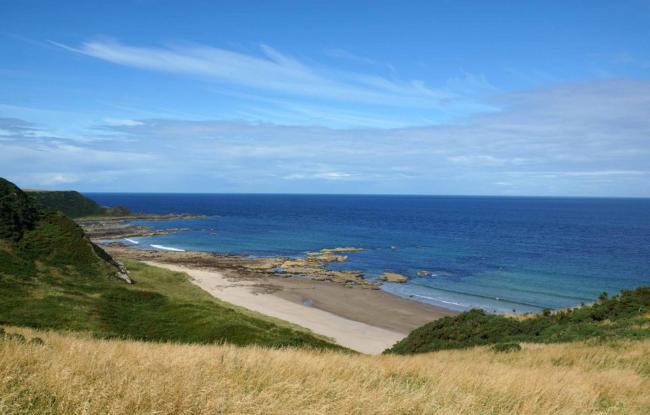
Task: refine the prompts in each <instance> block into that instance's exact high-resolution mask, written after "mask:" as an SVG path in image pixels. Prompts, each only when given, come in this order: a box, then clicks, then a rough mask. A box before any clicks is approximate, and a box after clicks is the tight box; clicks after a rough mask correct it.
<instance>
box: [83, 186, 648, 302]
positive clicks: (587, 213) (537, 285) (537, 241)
mask: <svg viewBox="0 0 650 415" xmlns="http://www.w3.org/2000/svg"><path fill="white" fill-rule="evenodd" d="M88 196H89V197H91V198H93V199H94V200H96V201H97V202H99V203H100V204H102V205H106V206H115V205H124V206H127V207H128V208H130V209H131V210H132V211H134V212H147V213H197V214H205V215H207V217H205V218H198V219H187V220H173V221H165V222H155V221H136V223H139V224H145V225H149V226H151V227H153V228H168V227H182V228H188V229H189V230H187V231H183V232H179V233H174V234H170V235H160V236H152V237H142V238H130V239H131V241H127V242H126V243H132V244H134V245H135V246H137V247H140V248H144V249H153V248H152V247H151V245H157V246H160V247H166V248H172V249H183V250H198V251H208V252H219V253H232V254H241V255H251V256H274V255H283V256H292V257H299V256H302V255H304V254H305V252H307V251H314V250H319V249H321V248H332V247H347V246H353V247H360V248H365V249H366V250H364V251H361V252H355V253H350V254H349V260H348V261H347V262H343V263H336V264H332V265H331V267H332V268H333V269H354V270H360V271H362V272H363V273H364V275H365V276H366V278H370V279H372V278H376V277H377V276H378V275H379V274H381V273H382V272H384V271H393V272H398V273H402V274H405V275H408V276H409V277H411V279H410V281H409V282H408V283H406V284H390V283H386V284H384V285H383V287H382V288H383V289H384V290H386V291H389V292H391V293H394V294H397V295H400V296H404V297H407V298H411V299H413V300H417V301H422V302H426V303H431V304H434V305H438V306H443V307H446V308H450V309H454V310H467V309H470V308H473V307H479V308H483V309H485V310H487V311H490V312H512V311H513V310H515V311H516V312H527V311H539V310H541V309H543V308H547V307H548V308H561V307H567V306H575V305H578V304H580V303H588V302H591V301H593V300H594V299H596V298H597V297H598V295H599V294H600V293H601V292H603V291H607V292H609V293H616V292H618V291H620V290H621V289H632V288H636V287H638V286H642V285H650V199H591V198H539V197H452V196H348V195H266V194H254V195H253V194H117V193H91V194H88ZM418 271H426V273H427V275H426V276H418Z"/></svg>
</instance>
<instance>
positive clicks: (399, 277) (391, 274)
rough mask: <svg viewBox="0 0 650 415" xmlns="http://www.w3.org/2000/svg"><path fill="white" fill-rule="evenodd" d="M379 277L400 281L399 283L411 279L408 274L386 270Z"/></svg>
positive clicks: (384, 279) (389, 280) (390, 280)
mask: <svg viewBox="0 0 650 415" xmlns="http://www.w3.org/2000/svg"><path fill="white" fill-rule="evenodd" d="M379 279H380V280H382V281H388V282H399V283H404V282H406V281H408V280H409V278H408V277H407V276H406V275H402V274H397V273H395V272H384V273H383V274H381V275H380V276H379Z"/></svg>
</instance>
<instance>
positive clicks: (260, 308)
mask: <svg viewBox="0 0 650 415" xmlns="http://www.w3.org/2000/svg"><path fill="white" fill-rule="evenodd" d="M145 262H146V263H148V264H150V265H153V266H157V267H161V268H166V269H169V270H173V271H177V272H185V273H187V274H188V275H189V276H190V277H191V278H192V281H193V283H194V284H196V285H198V286H199V287H201V288H203V289H204V290H205V291H207V292H209V293H210V294H212V295H213V296H215V297H216V298H219V299H220V300H223V301H226V302H229V303H231V304H235V305H238V306H240V307H244V308H247V309H250V310H253V311H257V312H259V313H262V314H265V315H268V316H271V317H274V318H278V319H281V320H285V321H288V322H291V323H294V324H297V325H299V326H302V327H305V328H307V329H309V330H311V331H313V332H314V333H318V334H320V335H323V336H326V337H329V338H331V339H333V340H334V341H335V342H336V343H338V344H340V345H341V346H344V347H347V348H350V349H352V350H356V351H359V352H361V353H367V354H379V353H381V352H382V351H384V350H385V349H387V348H388V347H390V346H392V345H393V344H394V343H395V342H397V341H398V340H400V339H402V338H403V337H405V336H406V335H407V334H408V332H409V331H410V330H412V329H413V328H415V327H418V326H419V325H421V324H424V323H426V322H428V321H431V320H433V319H435V318H438V317H441V316H443V315H451V314H453V312H451V311H447V310H444V309H441V308H437V307H433V306H429V305H426V304H421V303H416V302H413V301H409V300H405V299H402V298H399V297H397V296H394V295H392V294H388V293H385V292H382V291H377V290H368V289H350V288H345V287H343V286H341V285H340V284H333V283H327V282H323V281H310V280H300V279H293V278H266V279H263V280H259V279H258V280H251V279H238V278H236V277H233V276H232V275H231V274H229V275H226V274H225V273H223V272H220V271H216V270H205V269H198V268H190V267H185V266H180V265H173V264H167V263H162V262H154V261H145Z"/></svg>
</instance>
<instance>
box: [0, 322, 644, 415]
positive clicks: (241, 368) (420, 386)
mask: <svg viewBox="0 0 650 415" xmlns="http://www.w3.org/2000/svg"><path fill="white" fill-rule="evenodd" d="M6 331H7V332H8V333H18V334H22V335H23V336H24V338H25V343H21V342H20V341H14V340H6V341H0V412H2V413H3V414H7V415H14V414H24V413H40V414H75V413H102V414H138V413H156V414H181V413H183V414H189V413H191V414H215V413H237V414H288V413H308V414H460V415H463V414H544V415H548V414H587V413H594V414H639V415H640V414H647V413H649V412H650V395H649V394H648V393H647V392H648V390H650V340H642V341H628V340H613V341H605V342H587V343H585V342H578V343H564V344H545V345H542V344H528V343H523V344H522V345H521V348H522V349H521V350H520V351H517V352H511V353H497V352H494V351H492V350H491V349H490V348H489V347H485V346H484V347H476V348H472V349H465V350H447V351H440V352H437V353H428V354H421V355H414V356H396V355H380V356H362V355H352V354H346V353H341V352H337V351H312V350H305V349H298V348H283V349H278V350H274V349H268V348H261V347H236V346H232V345H180V344H173V343H150V342H137V341H124V340H102V339H94V338H90V337H89V336H87V335H83V334H71V333H68V334H61V333H56V332H50V331H42V330H32V329H25V328H15V327H6ZM35 337H38V338H41V339H42V341H43V343H44V344H40V345H39V344H29V342H30V341H31V339H33V338H35Z"/></svg>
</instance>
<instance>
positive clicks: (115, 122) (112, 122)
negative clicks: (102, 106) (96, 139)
mask: <svg viewBox="0 0 650 415" xmlns="http://www.w3.org/2000/svg"><path fill="white" fill-rule="evenodd" d="M104 122H105V123H106V124H107V125H109V126H112V127H120V126H123V127H135V126H138V125H143V123H142V121H137V120H129V119H117V118H104Z"/></svg>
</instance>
